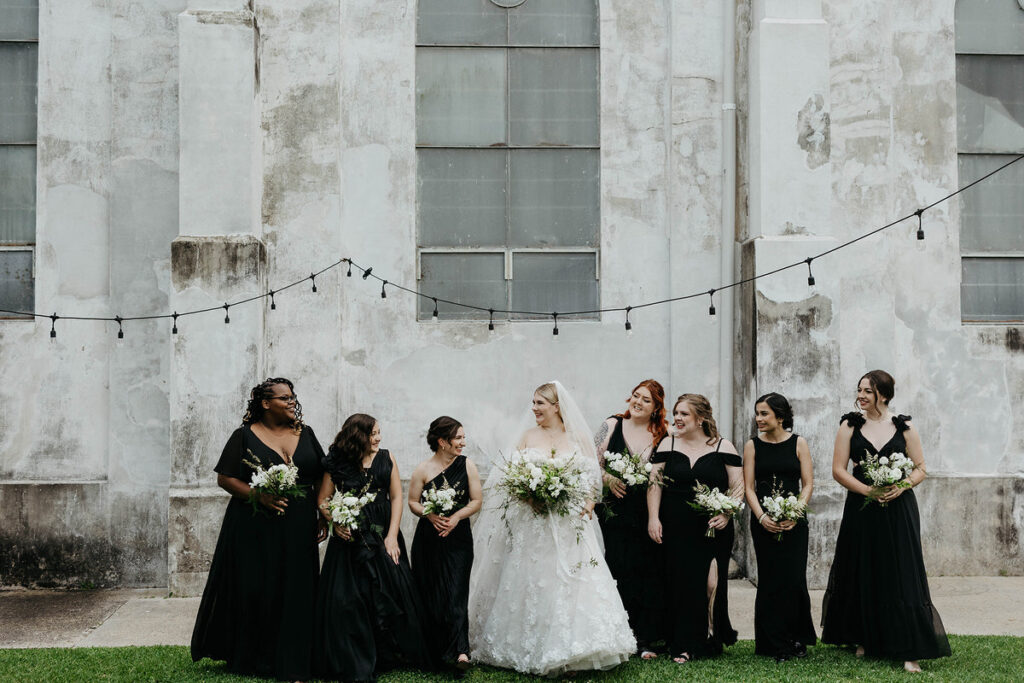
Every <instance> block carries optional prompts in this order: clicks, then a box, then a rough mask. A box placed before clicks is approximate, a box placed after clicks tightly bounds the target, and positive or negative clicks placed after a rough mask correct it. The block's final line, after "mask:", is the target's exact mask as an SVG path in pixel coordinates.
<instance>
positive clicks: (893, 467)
mask: <svg viewBox="0 0 1024 683" xmlns="http://www.w3.org/2000/svg"><path fill="white" fill-rule="evenodd" d="M865 453H866V456H865V457H864V459H863V460H861V461H860V469H861V472H863V473H864V478H865V479H867V480H868V482H869V483H870V484H871V487H872V488H873V489H876V490H877V489H884V488H888V487H889V486H896V487H897V488H901V489H908V488H910V487H911V486H912V484H911V483H910V480H909V477H910V473H911V472H913V471H914V469H915V468H916V467H917V465H915V464H914V461H913V460H911V459H910V458H908V457H907V456H906V455H905V454H904V453H890V454H889V455H888V456H885V455H878V454H874V455H873V454H872V453H871V452H870V451H865ZM875 493H876V491H872V494H875ZM871 500H876V502H878V504H879V505H881V506H882V507H885V506H886V505H887V503H886V502H884V501H880V500H877V499H876V497H875V495H869V496H868V497H867V498H866V499H865V501H864V504H865V505H867V503H868V501H871Z"/></svg>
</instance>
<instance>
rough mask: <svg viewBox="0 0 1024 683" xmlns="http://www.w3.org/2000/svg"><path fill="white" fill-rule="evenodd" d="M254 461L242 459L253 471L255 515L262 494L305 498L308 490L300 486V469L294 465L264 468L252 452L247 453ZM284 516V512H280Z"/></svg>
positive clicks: (251, 495)
mask: <svg viewBox="0 0 1024 683" xmlns="http://www.w3.org/2000/svg"><path fill="white" fill-rule="evenodd" d="M246 452H247V453H248V454H249V457H250V458H252V460H256V462H252V460H246V459H244V458H243V459H242V462H244V463H245V464H246V465H248V466H249V467H250V468H251V469H252V470H253V475H252V479H250V480H249V502H250V503H251V504H252V510H253V514H255V513H256V512H257V511H259V497H260V494H261V493H269V494H270V495H272V496H276V497H278V498H305V497H306V490H305V489H304V488H302V487H301V486H299V485H298V479H299V468H298V467H296V466H295V465H292V464H281V465H271V466H270V467H268V468H264V467H263V465H261V464H259V461H258V459H257V458H256V456H255V455H253V453H252V451H249V450H247V451H246ZM277 514H278V515H283V514H284V513H283V512H278V513H277Z"/></svg>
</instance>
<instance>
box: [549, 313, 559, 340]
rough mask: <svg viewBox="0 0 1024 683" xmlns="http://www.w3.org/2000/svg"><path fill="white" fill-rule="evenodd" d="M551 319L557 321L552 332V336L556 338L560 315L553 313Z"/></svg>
mask: <svg viewBox="0 0 1024 683" xmlns="http://www.w3.org/2000/svg"><path fill="white" fill-rule="evenodd" d="M551 317H552V318H553V319H554V321H555V328H554V329H553V330H551V335H552V336H554V337H557V336H558V314H557V313H552V314H551Z"/></svg>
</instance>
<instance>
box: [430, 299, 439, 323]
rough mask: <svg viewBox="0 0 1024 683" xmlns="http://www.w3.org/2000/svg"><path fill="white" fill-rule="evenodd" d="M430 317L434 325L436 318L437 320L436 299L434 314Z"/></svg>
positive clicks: (435, 301) (435, 300)
mask: <svg viewBox="0 0 1024 683" xmlns="http://www.w3.org/2000/svg"><path fill="white" fill-rule="evenodd" d="M430 317H431V318H432V320H433V322H435V323H436V322H437V321H438V318H437V299H434V313H433V314H432V315H431V316H430Z"/></svg>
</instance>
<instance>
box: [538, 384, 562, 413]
mask: <svg viewBox="0 0 1024 683" xmlns="http://www.w3.org/2000/svg"><path fill="white" fill-rule="evenodd" d="M533 393H535V394H540V395H541V398H543V399H544V400H545V401H547V402H548V403H550V404H551V405H553V406H555V408H558V388H557V387H556V386H555V385H554V384H553V383H552V382H545V383H544V384H541V385H540V386H539V387H537V388H536V389H534V391H533ZM558 419H559V420H561V419H562V414H561V412H559V413H558Z"/></svg>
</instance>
